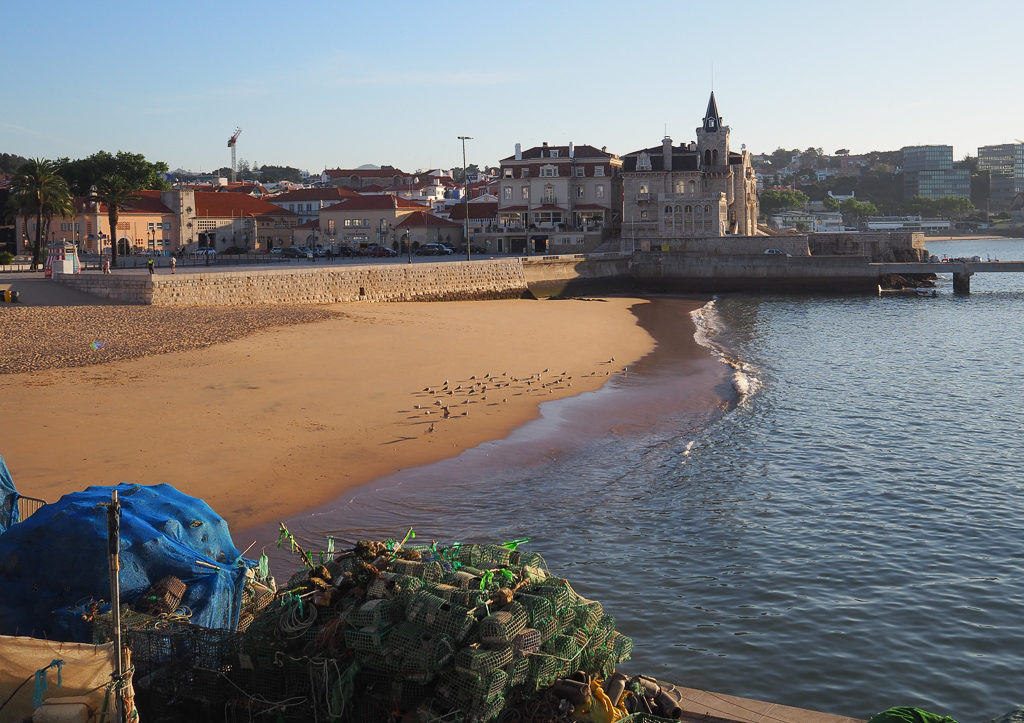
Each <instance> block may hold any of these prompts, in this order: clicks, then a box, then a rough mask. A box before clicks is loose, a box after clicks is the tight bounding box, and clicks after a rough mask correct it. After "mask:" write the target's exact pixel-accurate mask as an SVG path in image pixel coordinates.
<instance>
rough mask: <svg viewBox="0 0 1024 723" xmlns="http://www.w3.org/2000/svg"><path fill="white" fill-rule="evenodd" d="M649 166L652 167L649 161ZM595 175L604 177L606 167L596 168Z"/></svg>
mask: <svg viewBox="0 0 1024 723" xmlns="http://www.w3.org/2000/svg"><path fill="white" fill-rule="evenodd" d="M648 165H650V161H648ZM594 175H595V176H603V175H604V166H594Z"/></svg>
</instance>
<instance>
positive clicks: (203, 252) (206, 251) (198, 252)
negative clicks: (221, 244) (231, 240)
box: [192, 248, 217, 256]
mask: <svg viewBox="0 0 1024 723" xmlns="http://www.w3.org/2000/svg"><path fill="white" fill-rule="evenodd" d="M192 255H193V256H216V255H217V249H210V248H201V249H194V250H193V251H192Z"/></svg>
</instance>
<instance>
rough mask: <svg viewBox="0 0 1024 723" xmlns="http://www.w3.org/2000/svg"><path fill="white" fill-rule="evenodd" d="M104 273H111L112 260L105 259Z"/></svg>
mask: <svg viewBox="0 0 1024 723" xmlns="http://www.w3.org/2000/svg"><path fill="white" fill-rule="evenodd" d="M103 273H105V274H109V273H110V259H103Z"/></svg>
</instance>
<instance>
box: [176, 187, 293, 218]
mask: <svg viewBox="0 0 1024 723" xmlns="http://www.w3.org/2000/svg"><path fill="white" fill-rule="evenodd" d="M195 195H196V216H197V217H198V218H232V217H237V216H294V215H295V214H293V213H292V212H291V211H289V210H287V209H284V208H281V207H280V206H275V205H274V204H272V203H270V202H269V201H264V200H262V199H259V198H253V197H252V196H247V195H246V194H244V193H217V192H216V191H196V192H195Z"/></svg>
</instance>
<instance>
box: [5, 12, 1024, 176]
mask: <svg viewBox="0 0 1024 723" xmlns="http://www.w3.org/2000/svg"><path fill="white" fill-rule="evenodd" d="M1022 7H1024V5H1022V4H1021V3H1016V2H1009V1H1008V0H1001V1H999V2H994V1H991V0H976V1H975V2H971V3H964V2H955V3H954V2H951V1H949V0H939V1H933V2H918V1H916V0H915V1H911V2H902V1H901V0H889V1H888V2H880V1H879V2H876V1H875V0H866V1H862V2H856V3H832V2H764V0H761V1H757V0H751V1H747V0H733V1H732V2H728V3H726V2H690V1H685V2H684V1H678V2H643V0H640V1H637V2H622V1H621V0H616V1H610V2H609V1H605V0H590V1H588V2H583V1H581V2H575V1H573V2H557V0H550V1H549V2H533V1H532V0H517V1H516V2H487V3H484V2H476V3H467V2H447V3H445V2H433V3H425V2H417V3H407V2H356V1H354V0H353V1H352V2H344V1H343V2H338V1H337V0H331V1H324V2H320V1H316V2H301V1H300V2H292V3H270V2H260V1H255V2H246V3H238V2H208V1H206V0H204V2H191V1H189V0H186V1H184V2H176V3H149V2H100V3H82V2H78V1H76V2H67V1H65V0H54V1H53V2H42V3H7V4H6V5H5V7H4V11H3V16H4V26H5V28H6V29H7V30H6V32H5V33H4V39H3V41H2V42H3V46H4V53H3V55H4V57H5V58H6V59H7V61H8V65H7V68H6V70H5V71H4V72H3V73H2V75H0V98H2V99H3V100H2V102H0V152H7V153H17V154H19V155H22V156H29V157H37V156H39V157H44V158H56V157H59V156H69V157H71V158H80V157H84V156H87V155H89V154H91V153H94V152H95V151H98V150H101V149H102V150H109V151H117V150H126V151H132V152H137V153H143V154H144V155H145V156H146V157H147V158H149V159H150V160H162V161H165V162H166V163H167V164H168V165H169V166H170V167H171V168H172V169H173V168H178V167H183V168H187V169H191V170H197V171H199V170H211V169H213V168H216V167H219V166H225V165H228V164H229V162H230V152H229V150H228V148H227V139H228V137H229V136H230V135H231V133H232V132H233V131H234V129H235V127H236V126H241V127H242V129H243V130H242V135H241V137H240V138H239V141H238V158H239V160H241V159H245V160H248V161H249V162H250V163H251V164H261V165H262V164H276V165H291V166H296V167H299V168H303V169H307V170H310V171H315V172H319V171H321V170H323V169H324V168H325V167H332V168H333V167H355V166H359V165H361V164H364V163H375V164H391V165H395V166H399V167H401V168H403V169H406V170H415V169H420V168H430V167H446V168H447V167H451V166H457V165H461V162H462V155H461V146H460V144H459V141H458V140H457V138H456V136H459V135H469V136H473V138H474V139H473V140H472V141H469V142H467V146H466V150H467V156H468V162H469V163H474V162H475V163H478V164H480V165H484V164H493V163H497V161H499V160H500V159H501V158H504V157H506V156H509V155H511V154H512V152H513V148H514V145H515V143H516V142H521V143H522V144H523V146H524V147H529V146H532V145H538V144H540V143H541V142H542V141H549V142H550V143H552V144H565V143H568V142H569V141H573V142H575V143H576V144H577V145H579V144H583V143H589V144H591V145H594V146H598V147H600V146H607V147H608V150H610V151H612V152H614V153H619V154H623V153H628V152H629V151H633V150H636V149H638V148H643V147H647V146H652V145H656V144H658V143H659V142H660V140H661V137H662V135H663V133H664V130H665V128H666V126H667V129H668V132H669V135H671V136H672V137H673V139H674V140H675V141H676V142H679V141H684V140H686V141H689V140H692V139H693V138H694V128H696V126H697V125H699V123H700V119H701V117H702V116H703V114H704V109H705V107H706V104H707V98H708V92H709V90H710V89H711V87H712V66H713V76H714V89H715V94H716V96H717V98H718V103H719V110H720V112H721V113H722V116H723V119H724V121H725V122H726V123H727V124H728V125H730V126H731V127H732V141H733V145H734V147H735V148H737V149H738V148H739V146H740V144H743V143H745V144H746V145H747V147H748V148H749V149H750V150H752V151H754V152H769V151H772V150H774V149H775V148H776V147H778V146H783V147H786V148H795V147H799V148H806V147H807V146H815V147H821V148H823V149H824V150H825V152H827V153H831V152H833V151H835V150H836V149H837V148H849V149H850V150H851V151H852V152H854V153H860V152H865V151H870V150H894V149H898V148H900V147H901V146H904V145H915V144H933V143H934V144H951V145H952V146H953V150H954V154H955V156H956V157H957V158H960V157H962V156H963V155H965V154H967V153H970V154H972V155H973V154H975V153H976V152H977V147H978V146H979V145H989V144H996V143H1009V142H1013V141H1014V139H1015V138H1024V93H1022V91H1021V73H1022V71H1021V67H1022V66H1021V63H1020V45H1019V38H1020V35H1019V34H1020V29H1021V27H1022V26H1024V22H1022V21H1024V10H1022V9H1021V8H1022Z"/></svg>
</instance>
